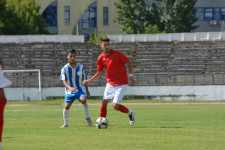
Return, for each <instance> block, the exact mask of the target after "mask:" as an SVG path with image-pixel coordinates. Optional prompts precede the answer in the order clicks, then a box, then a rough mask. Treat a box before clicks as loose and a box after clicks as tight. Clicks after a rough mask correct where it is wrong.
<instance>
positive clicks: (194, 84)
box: [193, 73, 195, 85]
mask: <svg viewBox="0 0 225 150" xmlns="http://www.w3.org/2000/svg"><path fill="white" fill-rule="evenodd" d="M193 85H195V73H193Z"/></svg>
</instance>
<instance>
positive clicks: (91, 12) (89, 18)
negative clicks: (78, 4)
mask: <svg viewBox="0 0 225 150" xmlns="http://www.w3.org/2000/svg"><path fill="white" fill-rule="evenodd" d="M79 25H80V27H81V28H96V27H97V7H88V9H87V10H85V12H84V14H83V15H82V16H81V18H80V19H79Z"/></svg>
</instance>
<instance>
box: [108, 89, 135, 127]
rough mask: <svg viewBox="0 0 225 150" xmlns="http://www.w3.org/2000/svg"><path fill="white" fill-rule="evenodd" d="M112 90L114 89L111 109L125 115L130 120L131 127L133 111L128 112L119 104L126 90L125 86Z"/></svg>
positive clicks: (133, 119) (133, 120)
mask: <svg viewBox="0 0 225 150" xmlns="http://www.w3.org/2000/svg"><path fill="white" fill-rule="evenodd" d="M114 88H115V95H114V99H113V103H112V106H113V108H114V109H115V110H118V111H120V112H122V113H127V114H128V116H129V119H130V125H133V124H134V122H135V118H134V111H132V110H129V109H128V108H127V107H125V106H124V105H122V104H120V103H121V101H122V99H123V96H124V94H125V91H126V89H127V85H121V86H117V87H114Z"/></svg>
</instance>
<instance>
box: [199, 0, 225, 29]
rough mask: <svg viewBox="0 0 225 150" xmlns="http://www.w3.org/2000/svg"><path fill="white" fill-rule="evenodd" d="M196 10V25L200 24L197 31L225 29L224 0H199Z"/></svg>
mask: <svg viewBox="0 0 225 150" xmlns="http://www.w3.org/2000/svg"><path fill="white" fill-rule="evenodd" d="M195 10H196V12H195V17H198V21H197V22H196V25H199V28H197V29H196V30H195V32H218V31H225V1H224V0H197V2H196V4H195Z"/></svg>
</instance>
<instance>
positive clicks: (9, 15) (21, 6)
mask: <svg viewBox="0 0 225 150" xmlns="http://www.w3.org/2000/svg"><path fill="white" fill-rule="evenodd" d="M0 4H3V5H4V8H5V10H3V12H4V14H5V15H3V16H1V17H0V18H1V19H0V22H2V26H0V34H5V35H26V34H48V33H49V32H48V31H47V28H46V25H45V22H44V20H43V18H42V17H41V15H40V14H39V13H38V12H39V9H40V5H39V4H38V3H37V2H36V1H34V0H7V3H6V1H5V0H0ZM2 7H3V6H2Z"/></svg>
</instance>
